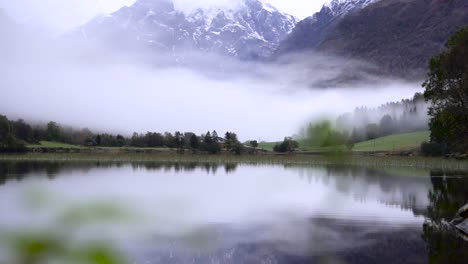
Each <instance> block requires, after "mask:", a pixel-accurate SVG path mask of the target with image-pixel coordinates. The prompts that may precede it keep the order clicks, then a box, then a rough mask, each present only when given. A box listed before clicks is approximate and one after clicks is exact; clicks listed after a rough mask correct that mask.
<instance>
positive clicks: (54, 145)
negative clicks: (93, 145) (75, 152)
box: [27, 141, 82, 149]
mask: <svg viewBox="0 0 468 264" xmlns="http://www.w3.org/2000/svg"><path fill="white" fill-rule="evenodd" d="M39 143H40V144H38V145H37V144H36V145H28V146H27V147H28V148H66V149H79V148H82V147H80V146H76V145H70V144H65V143H58V142H51V141H41V142H39Z"/></svg>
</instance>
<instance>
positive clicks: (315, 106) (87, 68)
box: [0, 27, 421, 140]
mask: <svg viewBox="0 0 468 264" xmlns="http://www.w3.org/2000/svg"><path fill="white" fill-rule="evenodd" d="M0 30H2V31H3V33H4V34H5V36H6V37H5V41H3V42H2V43H1V46H0V48H1V51H0V53H1V56H2V58H4V59H2V61H1V62H0V71H1V72H2V78H1V79H0V94H1V97H0V112H1V113H3V114H6V115H8V116H10V117H12V118H20V117H21V118H25V119H27V120H31V121H44V122H45V121H49V120H54V121H57V122H59V123H62V124H66V125H72V126H76V127H89V128H92V129H95V130H101V131H110V132H119V133H126V134H130V133H132V132H134V131H137V132H146V131H159V132H164V131H171V132H173V131H176V130H177V131H182V132H188V131H192V132H195V133H204V132H206V131H208V130H214V129H216V130H217V131H218V132H220V133H224V132H225V131H235V132H237V133H238V134H239V136H240V138H241V139H242V140H247V139H260V140H278V139H281V138H282V137H284V136H290V135H292V134H294V133H296V132H297V131H298V129H299V127H300V126H302V125H303V124H304V123H305V122H306V121H308V120H310V119H313V118H314V117H316V116H323V115H325V114H327V115H330V114H332V115H336V114H341V113H343V112H347V111H351V110H352V109H354V108H355V107H358V106H361V105H367V106H369V107H375V106H378V105H380V104H383V103H386V102H388V101H397V100H400V99H402V98H410V97H412V96H413V95H414V93H415V92H417V91H420V90H421V88H420V85H419V84H418V83H415V84H411V83H404V82H401V81H395V80H389V79H381V78H376V77H374V76H373V75H372V74H370V73H366V72H371V71H367V70H368V69H372V66H370V65H367V64H365V63H363V62H356V61H349V60H343V59H339V58H332V57H325V56H323V55H314V54H298V55H297V56H292V57H288V58H284V59H281V60H279V61H278V62H275V63H270V64H263V63H247V62H239V61H236V60H233V59H227V58H222V57H217V56H214V55H209V54H200V53H194V52H191V51H187V52H185V53H180V54H179V55H178V56H182V57H183V58H182V59H180V60H179V59H178V60H174V54H166V53H163V52H156V51H155V50H144V49H143V50H141V51H139V52H137V53H134V52H133V53H129V52H122V51H121V50H119V51H113V50H110V49H109V47H107V46H102V45H101V44H99V43H92V42H82V41H75V39H73V38H71V40H70V39H68V38H64V39H62V40H59V41H58V40H50V39H47V38H44V37H42V36H39V35H37V34H35V33H32V32H26V31H25V32H22V33H18V31H17V30H13V29H12V28H11V27H6V28H5V27H4V28H2V29H0ZM181 54H182V55H181ZM174 61H176V62H174ZM356 69H363V70H362V71H360V70H359V71H356ZM350 83H351V85H350ZM350 86H352V87H350Z"/></svg>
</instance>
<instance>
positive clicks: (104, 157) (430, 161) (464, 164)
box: [0, 153, 468, 171]
mask: <svg viewBox="0 0 468 264" xmlns="http://www.w3.org/2000/svg"><path fill="white" fill-rule="evenodd" d="M0 161H3V162H29V161H30V162H118V163H132V162H148V163H151V162H168V163H169V162H172V163H190V162H192V163H213V164H230V163H237V164H253V165H304V166H307V165H355V166H366V167H375V168H381V167H406V168H425V169H448V170H466V171H468V161H466V160H455V159H445V158H427V157H417V156H415V157H397V156H362V155H301V154H290V155H273V154H268V155H241V156H236V155H208V154H177V153H159V154H144V153H141V154H128V153H127V154H124V153H115V154H111V153H104V154H98V153H91V154H90V153H26V154H0Z"/></svg>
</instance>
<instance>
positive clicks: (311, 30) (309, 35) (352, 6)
mask: <svg viewBox="0 0 468 264" xmlns="http://www.w3.org/2000/svg"><path fill="white" fill-rule="evenodd" d="M376 1H378V0H331V1H330V2H329V3H326V4H324V5H323V7H322V9H321V10H320V12H317V13H315V14H314V15H312V16H310V17H308V18H306V19H304V20H302V21H300V22H299V23H298V24H297V25H296V27H295V28H294V30H293V31H292V32H291V34H290V35H289V36H288V37H287V38H286V39H285V40H284V41H282V42H281V44H280V46H279V48H278V51H277V52H276V54H277V55H281V54H284V53H287V52H290V51H299V50H304V49H315V48H317V47H318V46H319V45H320V44H321V43H322V42H323V41H324V40H325V39H326V38H327V36H328V34H329V33H330V32H332V31H333V30H334V29H335V28H336V27H337V25H338V24H339V23H340V22H341V21H342V20H343V18H344V17H346V16H347V15H349V14H351V13H354V12H357V11H359V10H361V9H363V8H365V7H366V6H368V5H370V4H372V3H374V2H376Z"/></svg>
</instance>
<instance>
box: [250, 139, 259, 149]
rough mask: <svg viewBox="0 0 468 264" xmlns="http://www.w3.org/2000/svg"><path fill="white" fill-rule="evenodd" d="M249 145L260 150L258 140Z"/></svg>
mask: <svg viewBox="0 0 468 264" xmlns="http://www.w3.org/2000/svg"><path fill="white" fill-rule="evenodd" d="M249 145H250V146H251V147H252V148H258V141H257V140H252V141H250V142H249Z"/></svg>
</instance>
